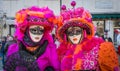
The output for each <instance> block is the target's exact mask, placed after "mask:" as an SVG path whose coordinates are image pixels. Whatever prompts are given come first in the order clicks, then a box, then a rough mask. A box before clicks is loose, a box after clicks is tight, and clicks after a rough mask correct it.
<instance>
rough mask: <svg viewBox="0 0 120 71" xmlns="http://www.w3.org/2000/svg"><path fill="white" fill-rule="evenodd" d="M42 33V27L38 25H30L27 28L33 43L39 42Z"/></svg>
mask: <svg viewBox="0 0 120 71" xmlns="http://www.w3.org/2000/svg"><path fill="white" fill-rule="evenodd" d="M43 33H44V27H43V26H39V25H32V26H30V27H29V35H30V38H31V39H32V41H33V42H39V41H40V40H41V39H42V37H43Z"/></svg>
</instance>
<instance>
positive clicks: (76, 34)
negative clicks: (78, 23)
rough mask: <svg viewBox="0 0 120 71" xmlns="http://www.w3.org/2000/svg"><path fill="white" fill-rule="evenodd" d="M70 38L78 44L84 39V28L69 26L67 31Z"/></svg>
mask: <svg viewBox="0 0 120 71" xmlns="http://www.w3.org/2000/svg"><path fill="white" fill-rule="evenodd" d="M66 34H67V36H68V39H69V40H70V41H71V42H72V43H73V44H78V43H80V42H81V39H82V29H81V28H80V27H69V28H68V29H67V32H66Z"/></svg>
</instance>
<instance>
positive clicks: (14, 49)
mask: <svg viewBox="0 0 120 71" xmlns="http://www.w3.org/2000/svg"><path fill="white" fill-rule="evenodd" d="M18 49H19V48H18V44H17V43H14V44H12V45H10V46H9V47H8V51H7V56H9V55H11V54H13V53H15V52H17V51H18Z"/></svg>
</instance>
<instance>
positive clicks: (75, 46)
mask: <svg viewBox="0 0 120 71" xmlns="http://www.w3.org/2000/svg"><path fill="white" fill-rule="evenodd" d="M71 4H72V6H75V1H73V2H72V3H71ZM57 26H58V27H57V30H58V31H57V36H58V38H59V41H60V42H61V44H60V46H59V47H58V54H59V59H60V61H61V71H117V70H118V57H117V55H116V52H115V50H114V47H113V44H112V43H111V42H104V41H103V40H102V39H101V38H96V37H94V26H93V23H92V18H91V14H90V13H89V12H88V11H87V10H85V9H84V8H83V7H78V8H73V9H68V10H66V6H65V5H63V6H62V11H61V14H60V17H59V18H58V24H57Z"/></svg>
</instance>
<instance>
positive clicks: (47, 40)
mask: <svg viewBox="0 0 120 71" xmlns="http://www.w3.org/2000/svg"><path fill="white" fill-rule="evenodd" d="M54 19H55V16H54V13H53V11H52V10H50V9H49V8H48V7H43V8H38V7H35V6H33V7H30V8H27V9H22V10H20V11H18V12H17V13H16V24H15V25H16V32H15V35H16V36H17V39H18V42H17V43H16V44H12V45H11V46H10V47H9V49H8V52H7V60H6V64H5V66H4V70H5V71H59V70H60V65H59V62H58V57H57V53H56V46H55V44H54V43H53V39H52V36H51V35H50V32H51V31H52V28H53V24H54V22H53V21H54Z"/></svg>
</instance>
